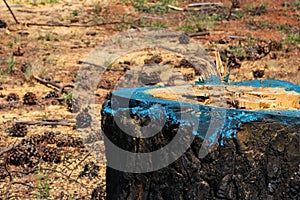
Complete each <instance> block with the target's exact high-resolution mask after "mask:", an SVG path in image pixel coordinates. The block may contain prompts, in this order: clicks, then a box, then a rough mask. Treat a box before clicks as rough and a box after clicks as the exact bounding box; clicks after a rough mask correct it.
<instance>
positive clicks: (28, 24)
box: [25, 21, 131, 27]
mask: <svg viewBox="0 0 300 200" xmlns="http://www.w3.org/2000/svg"><path fill="white" fill-rule="evenodd" d="M112 24H131V23H129V22H124V21H116V22H105V23H101V24H61V23H56V24H45V23H25V25H26V26H50V27H57V26H58V27H95V26H106V25H112Z"/></svg>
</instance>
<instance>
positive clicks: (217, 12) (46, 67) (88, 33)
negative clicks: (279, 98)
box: [0, 0, 300, 199]
mask: <svg viewBox="0 0 300 200" xmlns="http://www.w3.org/2000/svg"><path fill="white" fill-rule="evenodd" d="M41 2H46V3H41ZM50 2H52V1H50V0H49V1H37V5H33V1H22V0H10V1H8V3H9V5H10V6H11V7H12V10H13V12H14V14H15V15H16V17H17V19H18V21H19V22H20V24H16V22H15V21H14V20H13V18H12V16H11V15H10V13H9V11H8V10H7V8H6V7H5V4H4V3H2V4H0V20H1V21H4V22H6V24H7V27H3V28H0V68H1V75H0V199H26V198H40V199H43V198H44V199H89V198H90V197H91V193H92V191H93V189H94V188H96V186H97V185H98V184H100V185H101V187H103V189H105V159H104V158H103V157H101V158H102V160H99V159H98V160H97V159H96V158H95V156H93V155H92V154H90V153H89V152H88V151H87V149H86V148H84V147H83V145H82V142H81V141H80V140H79V136H78V132H77V131H76V129H74V126H75V124H74V118H75V116H76V115H74V114H72V113H71V112H70V111H69V110H68V108H67V106H66V103H65V101H66V100H67V99H68V97H67V96H66V95H65V94H60V92H59V91H58V92H57V94H58V96H57V97H54V98H45V97H46V95H47V94H48V93H49V92H51V91H54V89H55V88H54V87H49V85H48V86H45V85H44V84H41V83H40V82H38V81H37V80H36V79H35V78H34V77H39V78H41V79H47V80H50V81H51V82H55V83H57V84H58V85H60V86H64V85H68V84H71V85H74V81H75V78H76V75H77V71H78V70H79V68H80V66H81V65H80V61H84V60H85V58H86V56H87V55H88V54H89V53H90V52H91V50H92V49H94V47H96V46H97V44H99V43H101V42H102V41H104V40H106V39H107V38H109V37H110V36H111V35H113V34H117V33H119V32H121V31H125V30H128V29H130V28H131V27H133V26H134V27H144V26H156V27H157V26H164V27H168V28H169V29H172V30H182V31H185V32H187V33H188V34H191V33H195V32H203V31H208V32H209V35H205V36H196V37H193V38H194V39H195V40H196V41H197V42H199V44H202V45H203V46H204V47H205V48H207V49H208V50H209V53H210V55H211V56H212V58H213V59H215V52H216V51H215V50H216V49H218V50H219V52H220V57H221V59H222V63H223V65H224V66H225V68H226V67H227V66H229V65H230V66H231V69H232V70H231V75H230V77H229V81H240V80H251V79H273V78H276V79H280V80H287V81H291V82H293V83H296V84H300V72H299V71H300V57H299V49H300V43H299V41H300V40H299V37H300V36H299V34H300V32H299V31H300V30H299V21H300V12H299V6H300V3H299V1H294V0H287V1H277V0H276V1H275V0H272V1H261V0H256V1H249V0H247V1H240V2H241V3H240V4H239V5H240V8H232V9H231V14H229V13H230V7H231V1H227V0H222V1H220V2H222V3H223V6H224V7H222V8H218V9H214V8H209V9H207V10H206V11H202V12H200V11H195V12H186V11H174V10H169V11H168V12H166V11H164V12H163V13H160V14H159V13H151V12H150V13H149V12H147V9H145V10H144V12H142V11H141V9H140V10H139V9H137V6H136V4H135V3H132V2H130V1H128V2H126V3H124V1H116V0H115V1H99V2H98V3H97V1H67V0H65V1H58V2H57V3H50ZM103 2H104V3H103ZM133 2H134V1H133ZM173 2H175V1H173ZM191 2H201V1H178V3H177V4H176V5H177V6H178V7H185V6H186V5H187V4H188V3H191ZM146 5H147V6H148V7H149V6H151V5H152V6H153V5H154V3H152V4H146ZM203 17H206V18H205V19H204V20H203ZM212 18H214V19H215V20H212ZM216 19H218V20H216ZM65 25H69V26H65ZM0 26H1V23H0ZM262 49H264V50H262ZM122 75H123V73H122V72H120V71H108V72H106V73H105V77H106V78H105V80H103V81H102V82H101V84H99V86H100V87H101V88H98V89H97V91H96V97H95V98H96V101H95V102H96V105H95V107H96V109H98V110H99V109H100V107H101V104H102V103H103V101H104V99H105V98H106V95H107V94H108V93H109V91H110V90H111V89H112V88H113V84H114V83H115V82H116V80H117V79H118V78H119V77H121V76H122ZM66 89H68V90H70V89H71V88H66ZM28 92H32V93H33V94H29V95H28V94H27V95H26V97H25V99H24V98H23V97H24V95H25V94H26V93H28ZM12 93H13V94H12ZM34 95H35V97H34ZM28 96H29V97H28ZM18 99H19V100H18ZM13 100H16V101H13ZM31 102H32V103H31ZM17 121H34V122H52V123H53V122H54V123H56V122H57V121H64V122H68V126H62V125H52V126H50V125H46V126H37V125H22V124H21V125H20V124H18V125H16V122H17ZM92 131H94V132H96V130H92ZM49 132H53V134H51V133H49ZM98 132H99V130H98ZM95 137H96V136H95ZM91 140H93V138H92V139H91ZM96 145H98V146H97V148H98V150H99V149H100V150H99V152H100V153H103V144H102V143H101V142H99V143H97V144H96ZM20 157H21V159H20Z"/></svg>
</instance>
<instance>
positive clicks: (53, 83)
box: [33, 76, 74, 94]
mask: <svg viewBox="0 0 300 200" xmlns="http://www.w3.org/2000/svg"><path fill="white" fill-rule="evenodd" d="M33 78H34V79H35V80H36V81H38V82H39V83H41V84H44V85H46V86H49V85H51V86H53V87H55V88H57V89H59V91H60V94H62V93H66V94H69V93H70V91H68V90H66V89H65V88H66V87H70V88H74V86H73V85H69V84H68V85H64V86H60V85H59V84H57V83H55V82H52V81H47V80H44V79H42V78H40V77H37V76H33Z"/></svg>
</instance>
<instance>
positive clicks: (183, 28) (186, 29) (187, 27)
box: [178, 24, 194, 33]
mask: <svg viewBox="0 0 300 200" xmlns="http://www.w3.org/2000/svg"><path fill="white" fill-rule="evenodd" d="M178 30H180V31H184V32H185V33H193V32H194V27H193V26H192V25H190V24H185V25H180V26H179V28H178Z"/></svg>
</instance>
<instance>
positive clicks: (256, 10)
mask: <svg viewBox="0 0 300 200" xmlns="http://www.w3.org/2000/svg"><path fill="white" fill-rule="evenodd" d="M246 11H247V12H248V13H250V14H251V15H261V14H264V13H266V12H267V7H266V5H265V4H264V3H263V2H262V3H260V4H259V5H258V6H248V7H247V8H246Z"/></svg>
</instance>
